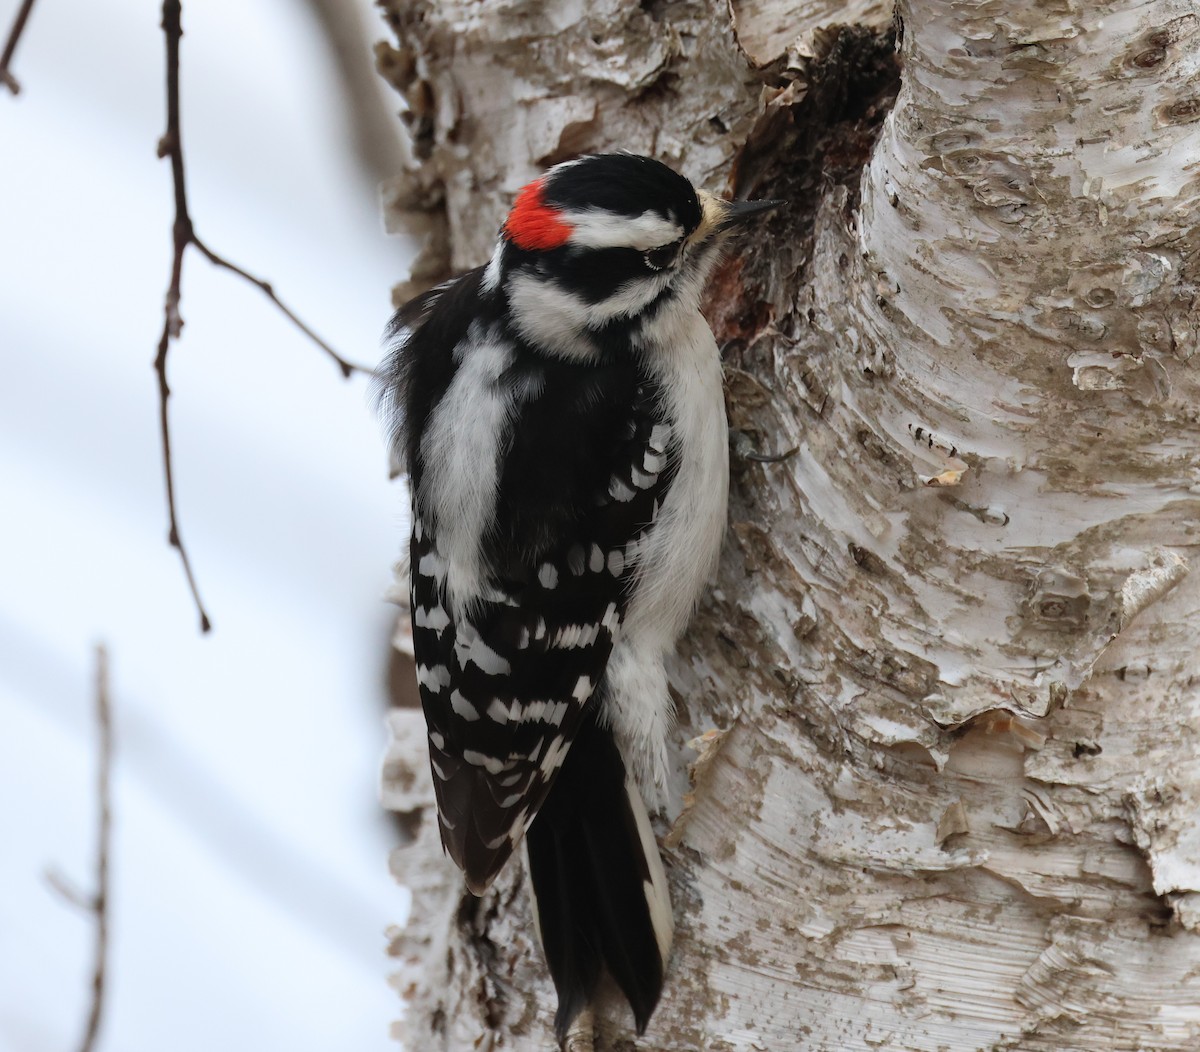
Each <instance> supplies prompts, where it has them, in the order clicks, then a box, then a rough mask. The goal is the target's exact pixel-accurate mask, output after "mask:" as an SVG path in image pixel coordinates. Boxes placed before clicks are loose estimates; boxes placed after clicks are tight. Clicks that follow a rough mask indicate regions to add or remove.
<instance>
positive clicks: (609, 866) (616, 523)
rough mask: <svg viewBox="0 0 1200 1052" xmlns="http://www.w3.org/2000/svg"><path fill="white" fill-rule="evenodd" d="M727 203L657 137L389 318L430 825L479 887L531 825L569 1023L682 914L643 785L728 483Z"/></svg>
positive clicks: (540, 203) (752, 208) (567, 186)
mask: <svg viewBox="0 0 1200 1052" xmlns="http://www.w3.org/2000/svg"><path fill="white" fill-rule="evenodd" d="M776 203H777V202H749V203H747V202H740V203H732V202H727V201H722V200H720V199H719V198H716V197H714V196H712V195H711V194H709V193H706V192H705V191H703V190H696V189H695V188H693V186H692V185H691V183H689V182H688V180H687V179H685V178H684V177H683V176H681V175H678V174H677V173H675V172H673V171H672V170H671V169H670V168H668V167H666V166H665V165H663V164H661V163H659V162H658V161H655V160H652V159H650V158H648V157H638V156H635V155H632V154H606V155H600V156H589V157H583V158H581V159H579V160H575V161H568V162H566V163H564V164H559V165H557V166H556V167H554V168H552V169H550V171H549V172H547V173H546V175H544V176H543V177H542V178H540V179H537V180H535V181H534V182H532V183H530V184H529V185H528V186H526V187H525V188H524V189H523V190H521V192H520V193H519V194H518V195H517V198H516V201H515V203H514V205H513V207H512V211H511V212H510V213H509V215H508V218H507V220H506V221H505V223H504V226H503V228H502V229H501V232H500V237H499V240H498V243H497V245H496V250H495V254H494V255H493V256H492V259H491V262H490V263H488V264H487V266H485V267H480V268H478V269H476V270H472V271H469V272H468V273H466V274H463V275H462V276H461V277H459V278H456V279H455V280H453V281H450V282H448V283H446V284H445V285H441V286H439V287H438V288H435V289H433V290H431V291H430V292H427V293H425V294H424V295H422V296H418V297H417V298H416V299H414V300H413V301H411V302H410V303H408V304H407V305H406V306H404V307H402V308H401V309H400V310H399V311H398V312H397V314H396V316H395V317H394V318H393V319H392V322H391V325H390V327H389V330H388V334H387V340H388V346H389V356H388V358H387V359H386V362H385V364H384V367H383V380H382V394H381V403H382V408H383V412H384V415H385V419H386V422H387V425H388V427H389V429H390V437H391V441H392V443H393V446H394V450H395V452H396V453H397V454H398V455H399V457H400V459H401V461H402V462H403V463H404V464H405V465H406V468H407V471H408V473H409V483H410V487H411V493H412V503H413V510H412V541H411V549H410V567H411V570H410V572H411V602H412V623H413V644H414V648H415V653H416V661H417V679H418V684H419V687H420V695H421V704H422V707H423V709H424V711H425V719H426V722H427V724H428V729H429V758H430V764H431V766H432V768H433V780H434V786H435V789H436V794H437V805H438V820H439V822H440V825H441V834H442V843H443V844H444V845H445V849H446V851H448V852H449V854H450V857H451V858H453V859H454V861H455V862H456V863H457V864H458V865H459V867H460V868H461V869H462V870H463V872H464V874H465V876H466V882H467V886H468V887H469V888H470V890H471V891H472V892H474V893H475V894H477V895H478V894H482V893H483V892H484V891H485V890H486V889H487V887H488V886H489V885H490V884H491V882H492V880H493V879H494V878H495V876H496V874H497V873H498V872H499V871H500V869H501V867H502V866H503V865H504V863H505V862H506V861H507V860H508V857H509V856H510V855H511V854H512V852H513V850H514V849H515V848H516V847H517V846H518V845H519V844H520V843H521V840H522V838H523V837H524V839H525V842H526V846H527V850H528V858H529V872H530V877H531V880H532V884H533V891H534V898H535V916H536V917H537V920H538V924H539V930H540V934H541V940H542V945H543V947H544V949H545V954H546V959H547V963H548V965H549V969H550V974H551V976H552V977H553V979H554V985H555V987H556V988H557V991H558V998H559V1007H558V1014H557V1016H556V1018H555V1027H556V1030H557V1032H558V1036H559V1040H560V1041H562V1040H563V1039H564V1037H565V1035H566V1033H567V1030H568V1028H569V1027H570V1025H571V1022H572V1021H573V1020H574V1018H575V1017H576V1016H577V1015H578V1013H579V1012H580V1011H581V1010H582V1009H583V1008H584V1007H585V1005H587V1004H588V1003H589V1002H590V1001H591V1000H592V997H593V995H594V992H595V990H596V987H597V984H598V982H599V979H600V976H601V973H602V971H604V970H607V971H608V973H609V974H610V975H611V976H612V978H613V979H614V980H615V981H616V983H617V985H618V986H619V987H620V989H621V990H622V992H623V993H624V994H625V996H626V998H627V999H628V1000H629V1004H630V1006H631V1007H632V1009H633V1014H634V1018H635V1020H636V1023H637V1028H638V1031H639V1033H640V1032H642V1031H644V1029H645V1027H646V1024H647V1022H648V1020H649V1018H650V1014H651V1013H652V1012H653V1010H654V1007H655V1005H656V1004H657V1002H658V998H659V994H660V993H661V991H662V985H663V974H664V970H665V968H666V962H667V957H668V954H669V951H670V947H671V938H672V932H673V921H672V916H671V903H670V898H669V896H668V890H667V882H666V877H665V875H664V873H663V867H662V862H661V860H660V858H659V853H658V847H657V845H656V843H655V840H654V836H653V834H652V832H651V829H650V823H649V820H648V818H647V813H646V807H645V804H644V803H643V793H645V794H647V795H651V796H652V798H655V799H657V798H658V797H659V794H661V793H662V792H663V790H664V788H665V781H666V766H667V753H666V742H667V733H668V730H669V725H670V721H671V717H672V711H671V700H670V696H669V694H668V692H667V680H666V674H665V672H664V668H663V659H664V657H665V655H666V654H667V653H668V652H669V651H670V650H671V648H672V647H673V646H674V645H675V641H676V640H677V638H678V637H679V635H680V634H681V633H682V632H683V630H684V627H685V626H686V624H687V622H688V619H689V618H690V616H691V614H692V610H693V607H694V606H695V604H696V601H697V599H698V598H699V596H700V593H701V591H702V589H703V588H704V585H705V584H706V582H707V581H708V580H709V578H710V577H711V576H712V574H713V572H714V571H715V568H716V563H717V557H718V553H719V550H720V546H721V537H722V534H723V533H724V530H725V510H726V498H727V494H728V488H729V464H728V445H727V437H726V422H725V405H724V400H723V396H722V388H721V364H720V360H719V357H718V352H717V345H716V341H715V340H714V338H713V335H712V332H711V331H710V330H709V328H708V325H707V323H706V322H705V321H704V318H703V317H702V316H701V314H700V309H699V304H700V294H701V291H702V289H703V286H704V283H705V280H706V278H707V277H708V275H709V272H710V271H711V270H712V268H713V265H714V264H715V263H716V262H717V260H718V258H719V256H720V252H721V246H722V243H723V241H724V240H725V235H726V233H727V231H729V230H730V228H731V227H732V226H733V225H734V224H735V223H737V222H738V221H739V220H742V219H744V218H746V217H749V216H752V215H754V214H756V213H758V212H761V211H763V210H764V209H766V208H769V207H771V206H772V205H774V204H776Z"/></svg>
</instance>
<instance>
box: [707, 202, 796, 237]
mask: <svg viewBox="0 0 1200 1052" xmlns="http://www.w3.org/2000/svg"><path fill="white" fill-rule="evenodd" d="M783 203H784V202H783V201H722V202H721V205H722V207H723V209H724V212H725V214H724V215H723V216H722V217H721V223H720V229H722V230H728V229H729V228H730V227H734V226H738V225H739V224H741V223H744V222H745V221H746V220H747V219H750V218H751V217H753V216H756V215H760V214H761V213H763V212H769V211H770V210H771V209H772V208H778V207H779V206H780V205H781V204H783Z"/></svg>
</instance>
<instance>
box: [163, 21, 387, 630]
mask: <svg viewBox="0 0 1200 1052" xmlns="http://www.w3.org/2000/svg"><path fill="white" fill-rule="evenodd" d="M162 30H163V34H164V36H165V38H166V48H167V69H166V73H167V130H166V132H165V133H164V134H163V137H162V138H161V139H160V140H159V143H158V156H159V157H167V158H169V159H170V161H171V182H172V185H173V187H174V191H175V221H174V223H173V224H172V226H171V241H172V256H171V281H170V284H169V285H168V286H167V297H166V303H165V305H164V310H163V329H162V335H161V336H160V337H159V340H158V353H157V354H156V356H155V358H154V370H155V372H156V373H157V374H158V408H159V413H158V419H159V434H160V436H161V439H162V451H163V474H164V476H165V480H166V486H167V512H168V515H169V518H170V531H169V533H168V539H169V541H170V544H171V547H173V548H175V549H176V551H178V552H179V558H180V561H181V562H182V563H183V572H184V574H185V575H186V577H187V582H188V588H189V589H191V593H192V599H193V601H194V602H195V604H196V609H197V611H198V612H199V614H200V631H201V632H208V631H209V630H210V629H211V628H212V622H211V621H210V620H209V617H208V611H206V610H205V608H204V603H203V602H202V601H201V599H200V590H199V588H198V587H197V585H196V576H195V574H194V573H193V572H192V563H191V560H190V559H189V558H188V553H187V549H186V548H185V547H184V544H183V538H182V536H181V534H180V530H179V514H178V511H177V510H176V505H175V472H174V469H173V459H172V455H171V427H170V421H169V418H168V414H167V401H168V399H169V398H170V397H171V388H170V386H169V385H168V383H167V353H168V351H169V349H170V345H171V341H172V340H177V339H179V336H180V334H181V333H182V332H183V316H182V314H181V313H180V310H179V304H180V301H181V299H182V298H183V257H184V254H185V253H186V252H187V249H188V246H189V245H191V246H194V247H195V248H196V249H197V250H199V252H200V253H201V254H202V255H203V256H204V257H205V258H206V259H207V260H208V261H209V262H210V263H212V264H213V265H215V266H218V267H221V268H222V269H224V270H228V271H230V272H231V273H233V274H236V275H237V276H238V277H240V278H242V279H243V280H244V281H247V282H249V283H250V284H251V285H254V286H255V287H256V288H258V289H259V290H261V291H262V292H263V293H264V294H265V295H266V296H267V297H268V298H269V299H270V300H271V302H272V303H274V304H275V306H276V307H278V308H279V310H280V312H281V313H282V314H283V315H284V317H286V318H287V319H288V320H289V321H290V322H291V323H292V324H293V325H295V326H296V328H298V329H299V330H300V331H301V332H302V333H304V335H305V336H307V337H308V338H309V339H310V340H311V341H312V342H313V343H315V344H316V345H317V346H318V347H319V348H320V349H321V350H322V351H324V353H325V354H327V355H328V356H329V357H330V358H331V359H333V361H334V363H335V364H336V365H337V367H338V368H339V369H340V370H341V373H342V376H344V377H349V376H350V375H351V374H352V373H356V372H360V373H366V374H368V375H370V374H371V370H370V369H368V368H366V367H365V366H362V365H356V364H355V363H353V362H350V361H347V360H346V359H345V358H343V357H342V356H341V355H340V354H338V353H337V352H336V351H335V350H334V349H333V348H332V347H330V346H329V344H328V343H326V342H325V341H324V340H322V339H321V338H320V337H319V336H318V335H317V334H316V333H315V332H313V330H312V329H311V328H309V326H308V325H306V324H305V323H304V322H302V321H301V320H300V319H299V318H298V317H297V316H296V315H295V313H293V311H292V310H291V309H290V308H288V307H287V306H285V305H284V304H283V302H282V301H281V300H280V299H279V297H278V296H277V295H275V290H274V288H273V287H272V286H271V283H270V282H268V281H264V280H263V279H261V278H256V277H254V275H252V274H250V273H249V272H247V271H245V270H243V269H242V268H241V267H239V266H237V265H236V264H234V263H231V262H229V260H227V259H225V257H224V256H221V255H219V254H218V253H216V252H214V251H213V250H212V249H211V248H209V247H208V245H207V244H205V243H204V242H203V241H201V240H200V239H199V238H198V237H197V236H196V231H195V227H194V226H193V225H192V217H191V215H190V213H189V212H188V199H187V186H186V181H185V171H184V164H183V136H182V133H181V131H180V127H181V125H180V118H179V43H180V40H181V39H182V37H183V5H182V2H181V0H163V5H162Z"/></svg>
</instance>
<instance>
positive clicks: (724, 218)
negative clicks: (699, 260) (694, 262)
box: [692, 190, 783, 244]
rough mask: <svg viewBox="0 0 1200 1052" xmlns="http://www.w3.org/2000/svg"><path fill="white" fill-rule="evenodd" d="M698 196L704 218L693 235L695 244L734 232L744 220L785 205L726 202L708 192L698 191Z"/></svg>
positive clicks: (768, 202) (777, 203) (770, 202)
mask: <svg viewBox="0 0 1200 1052" xmlns="http://www.w3.org/2000/svg"><path fill="white" fill-rule="evenodd" d="M696 196H697V197H699V198H700V210H701V213H702V215H703V218H702V219H701V221H700V226H699V227H697V228H696V232H695V233H694V234H693V235H692V239H693V242H694V243H695V244H700V243H701V242H703V241H706V240H707V239H708V238H710V237H712V236H713V235H714V234H720V233H723V232H724V231H726V230H732V229H733V228H734V227H735V226H737V225H739V224H740V223H742V222H743V221H744V220H746V219H750V218H751V217H753V216H756V215H758V214H759V213H761V212H766V211H767V210H768V209H771V208H777V207H778V206H779V205H781V204H783V202H782V201H726V200H723V199H722V198H720V197H717V196H715V195H714V194H710V193H709V192H708V191H707V190H697V191H696Z"/></svg>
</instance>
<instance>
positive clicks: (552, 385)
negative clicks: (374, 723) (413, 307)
mask: <svg viewBox="0 0 1200 1052" xmlns="http://www.w3.org/2000/svg"><path fill="white" fill-rule="evenodd" d="M502 382H503V383H504V384H506V385H508V386H509V389H510V391H511V393H512V397H513V406H514V412H513V414H512V419H511V426H510V430H509V432H508V434H507V435H506V440H505V442H504V443H503V448H504V453H503V456H502V459H501V461H500V464H499V468H498V475H499V485H498V488H497V493H498V496H497V506H496V516H495V528H494V530H493V531H492V532H491V533H490V535H489V536H488V537H487V539H486V542H485V544H484V552H485V564H486V566H487V568H488V571H489V581H488V590H487V593H486V594H485V595H484V596H483V597H482V598H480V599H478V600H477V601H475V602H472V603H470V604H467V608H466V609H459V610H455V609H453V608H452V606H451V603H450V601H449V597H448V587H447V586H448V584H450V583H452V582H448V580H447V575H448V573H449V572H451V571H450V570H449V569H448V567H447V564H446V560H445V558H444V557H443V556H444V553H443V552H441V551H439V549H438V540H437V535H436V533H437V525H436V523H435V522H434V521H433V518H434V516H433V515H432V513H431V509H428V508H425V507H422V502H421V497H420V491H421V487H420V485H419V481H418V480H415V479H414V485H413V493H414V509H413V537H412V545H411V553H410V557H411V568H412V590H411V601H412V611H413V642H414V650H415V654H416V660H417V667H418V683H419V687H420V694H421V702H422V707H423V708H424V711H425V717H426V721H427V724H428V728H429V745H430V762H431V766H432V768H433V774H434V784H435V788H436V791H437V801H438V815H439V819H440V822H441V832H442V840H443V843H444V844H445V846H446V849H447V851H448V852H449V853H450V855H451V857H452V858H453V859H454V860H455V862H456V863H457V864H458V865H459V866H460V867H461V868H462V869H463V871H464V873H465V874H466V879H467V883H468V885H469V886H470V887H471V888H472V890H474V891H476V892H479V891H482V890H483V889H484V888H486V887H487V886H488V885H489V884H490V883H491V881H492V880H493V878H494V877H495V876H496V874H497V873H498V872H499V871H500V869H501V867H502V866H503V865H504V863H505V861H506V860H507V859H508V857H509V855H510V854H511V853H512V851H513V849H514V848H515V847H516V846H517V845H518V844H519V843H520V841H521V837H522V836H523V835H524V833H525V830H526V829H527V828H528V826H529V824H530V822H532V820H533V819H534V817H535V816H536V815H537V812H538V809H539V808H540V807H541V805H542V803H543V801H544V800H545V798H546V794H547V793H548V792H549V790H550V787H551V785H552V784H553V782H554V779H555V776H556V775H557V773H558V771H559V769H560V767H561V765H562V762H563V759H564V758H565V756H566V754H567V751H568V749H569V748H570V746H571V742H572V741H573V739H574V737H575V735H576V733H577V731H578V730H579V728H580V725H581V722H582V720H583V717H584V713H585V711H586V710H587V708H588V706H589V702H590V701H591V699H592V695H593V692H594V691H595V690H596V688H597V686H598V685H599V683H600V681H601V679H602V678H603V676H604V670H605V666H606V664H607V662H608V659H609V655H610V653H611V651H612V647H613V642H614V639H615V638H616V637H617V635H618V634H619V630H620V625H621V621H622V618H623V616H624V613H625V607H626V602H627V597H628V594H629V590H630V587H631V584H632V580H633V577H634V574H635V572H636V564H637V559H638V555H639V550H640V547H641V545H643V544H644V543H645V536H646V531H647V530H648V529H649V528H650V527H651V526H652V524H653V522H654V520H655V518H656V516H657V514H658V509H659V507H660V506H661V502H662V500H663V498H664V496H665V494H666V491H667V489H668V488H669V486H670V484H671V480H672V479H673V477H674V473H675V464H674V457H673V454H672V449H673V447H672V443H671V441H670V439H671V431H670V428H669V426H668V425H667V423H666V422H665V420H664V416H663V413H662V410H661V408H660V405H659V399H658V396H657V392H656V391H655V390H654V388H653V386H652V384H651V383H650V382H649V380H648V379H647V378H646V376H645V375H644V374H643V373H642V372H641V370H640V369H639V367H638V366H637V364H636V362H635V361H634V360H633V359H632V358H631V357H626V358H625V359H624V360H620V359H613V360H611V361H608V362H606V363H605V364H602V365H592V364H588V365H580V364H575V363H568V362H558V361H550V360H547V359H546V358H544V357H542V356H539V355H536V354H534V353H533V352H530V351H529V350H528V349H527V348H519V347H518V353H517V354H516V355H515V357H514V360H513V364H512V366H511V368H510V369H509V370H508V371H507V372H506V373H505V374H504V376H503V378H502ZM564 436H565V437H564ZM410 450H411V454H410V463H412V464H414V465H415V466H416V467H417V468H418V470H419V469H420V465H419V464H418V463H417V461H418V459H419V457H418V454H419V455H420V456H427V455H430V454H431V453H433V452H434V451H431V450H428V449H423V448H421V447H420V443H419V441H416V442H411V443H410ZM435 455H436V454H435Z"/></svg>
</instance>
